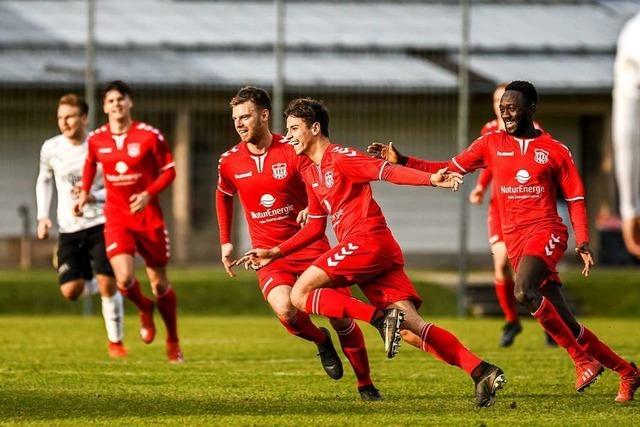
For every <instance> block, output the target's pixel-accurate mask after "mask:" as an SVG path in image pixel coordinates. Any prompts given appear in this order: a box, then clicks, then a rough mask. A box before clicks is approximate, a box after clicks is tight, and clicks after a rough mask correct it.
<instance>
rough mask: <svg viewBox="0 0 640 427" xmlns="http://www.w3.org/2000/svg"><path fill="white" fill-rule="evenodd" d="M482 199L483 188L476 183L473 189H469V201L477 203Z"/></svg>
mask: <svg viewBox="0 0 640 427" xmlns="http://www.w3.org/2000/svg"><path fill="white" fill-rule="evenodd" d="M482 200H484V188H482V187H481V186H479V185H476V186H475V187H473V190H471V193H469V202H470V203H473V204H474V205H479V204H481V203H482Z"/></svg>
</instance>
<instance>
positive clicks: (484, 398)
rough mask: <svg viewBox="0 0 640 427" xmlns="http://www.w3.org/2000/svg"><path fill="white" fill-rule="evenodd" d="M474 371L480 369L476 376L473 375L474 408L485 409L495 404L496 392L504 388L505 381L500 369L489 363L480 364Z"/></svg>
mask: <svg viewBox="0 0 640 427" xmlns="http://www.w3.org/2000/svg"><path fill="white" fill-rule="evenodd" d="M476 369H480V372H479V373H478V374H477V375H473V380H474V382H475V385H476V406H477V407H479V408H487V407H489V406H491V405H493V404H494V403H495V401H496V392H497V391H498V390H501V389H502V388H503V387H504V384H505V383H506V382H507V379H506V378H505V376H504V372H503V371H502V369H500V368H499V367H497V366H495V365H492V364H490V363H486V362H482V363H481V365H480V366H479V367H478V368H476ZM474 374H475V372H474Z"/></svg>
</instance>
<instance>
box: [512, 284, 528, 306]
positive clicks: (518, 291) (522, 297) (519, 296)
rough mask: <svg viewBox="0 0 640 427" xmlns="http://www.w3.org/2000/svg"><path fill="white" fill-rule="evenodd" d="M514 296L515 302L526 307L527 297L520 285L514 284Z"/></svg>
mask: <svg viewBox="0 0 640 427" xmlns="http://www.w3.org/2000/svg"><path fill="white" fill-rule="evenodd" d="M514 296H515V297H516V301H518V302H519V303H520V304H523V305H525V306H526V305H527V303H528V301H529V300H528V295H527V292H526V291H525V289H524V287H523V286H522V284H519V283H516V286H515V289H514Z"/></svg>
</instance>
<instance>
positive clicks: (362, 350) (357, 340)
mask: <svg viewBox="0 0 640 427" xmlns="http://www.w3.org/2000/svg"><path fill="white" fill-rule="evenodd" d="M336 332H337V333H338V339H339V340H340V346H341V347H342V351H343V352H344V355H345V356H347V359H349V363H350V364H351V367H352V368H353V372H354V373H355V374H356V379H357V380H358V387H364V386H368V385H371V384H373V382H372V381H371V376H370V371H369V357H368V356H367V347H366V346H365V343H364V336H363V335H362V330H360V327H359V326H358V325H357V324H356V322H354V321H353V320H351V322H350V323H349V326H347V327H346V328H345V329H342V330H340V331H338V330H336Z"/></svg>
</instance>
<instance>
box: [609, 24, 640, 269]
mask: <svg viewBox="0 0 640 427" xmlns="http://www.w3.org/2000/svg"><path fill="white" fill-rule="evenodd" d="M639 41H640V13H638V14H637V15H636V16H635V17H633V18H631V20H630V21H629V22H627V23H626V24H625V26H624V28H623V29H622V32H621V33H620V37H619V38H618V52H617V54H616V60H615V65H614V74H613V148H614V154H615V165H616V176H617V179H618V190H619V196H620V215H621V216H622V235H623V237H624V243H625V245H626V247H627V249H628V250H629V252H630V253H631V254H633V255H635V256H636V257H640V42H639Z"/></svg>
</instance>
